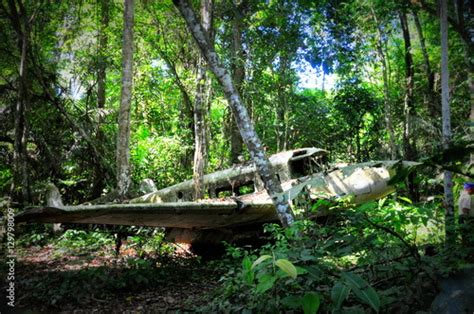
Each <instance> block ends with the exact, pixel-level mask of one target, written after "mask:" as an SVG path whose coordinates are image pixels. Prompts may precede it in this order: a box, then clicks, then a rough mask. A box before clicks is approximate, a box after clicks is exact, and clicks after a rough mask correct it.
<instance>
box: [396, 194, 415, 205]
mask: <svg viewBox="0 0 474 314" xmlns="http://www.w3.org/2000/svg"><path fill="white" fill-rule="evenodd" d="M398 199H400V200H402V201H405V202H407V203H408V204H413V202H412V201H411V199H409V198H407V197H403V196H399V197H398Z"/></svg>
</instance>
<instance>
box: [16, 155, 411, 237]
mask: <svg viewBox="0 0 474 314" xmlns="http://www.w3.org/2000/svg"><path fill="white" fill-rule="evenodd" d="M324 157H325V151H324V150H318V149H315V148H305V149H301V150H295V151H289V152H283V153H279V154H276V155H273V156H272V157H271V158H270V160H271V161H272V164H273V165H274V169H275V171H276V172H277V173H278V174H279V177H280V178H281V179H282V188H283V190H284V193H285V194H286V197H287V199H288V200H289V201H294V200H295V199H297V198H298V196H300V195H302V192H306V195H309V197H310V199H313V200H314V199H317V198H339V197H343V196H349V195H352V196H353V197H352V199H351V200H352V201H353V202H355V203H363V202H366V201H369V200H373V199H378V198H381V197H384V196H386V195H388V194H389V193H392V192H393V191H394V190H395V188H394V186H393V184H392V183H391V180H392V179H393V178H394V177H396V176H404V175H405V174H407V173H408V172H409V171H410V170H411V169H412V168H414V167H416V166H418V165H420V163H416V162H407V161H380V162H369V163H362V164H355V165H349V166H346V167H341V168H334V169H332V170H328V171H321V172H318V173H313V174H311V171H313V170H312V169H321V168H324V165H323V164H318V163H317V162H318V161H320V162H323V161H324ZM305 167H307V169H305ZM312 167H313V168H312ZM305 171H306V172H309V174H310V175H308V176H301V177H296V176H297V175H300V174H302V173H304V172H305ZM295 177H296V178H295ZM257 180H258V178H257V176H256V170H255V167H254V166H253V165H251V164H250V165H249V164H247V165H239V166H235V167H232V168H230V169H226V170H223V171H219V172H215V173H212V174H208V175H206V176H205V178H204V184H205V185H206V186H207V187H208V188H209V190H212V191H213V192H212V193H214V194H216V191H218V190H219V189H222V190H227V191H230V192H231V193H234V194H235V196H234V197H228V198H222V199H217V198H211V199H209V200H203V201H199V202H192V201H186V199H188V198H189V197H190V195H192V181H191V180H190V181H186V182H183V183H180V184H177V185H174V186H172V187H168V188H165V189H163V190H159V191H157V192H154V193H150V194H147V195H145V196H142V197H139V198H137V199H134V200H132V201H131V203H130V204H106V205H80V206H63V207H39V208H31V209H28V210H26V211H25V212H23V213H21V214H19V215H17V216H16V220H17V221H18V222H25V221H29V222H49V223H57V222H69V223H93V224H116V225H137V226H156V227H158V226H159V227H172V228H191V229H217V228H226V227H234V226H242V225H248V224H254V223H263V222H273V221H278V216H277V215H276V213H275V209H274V205H273V203H272V201H271V200H270V198H269V196H268V194H267V193H266V192H265V190H263V189H261V188H259V187H258V184H257ZM249 183H253V184H255V185H256V186H255V190H254V192H253V193H249V194H245V195H238V188H239V187H242V186H247V185H248V184H249ZM212 193H210V195H211V194H212Z"/></svg>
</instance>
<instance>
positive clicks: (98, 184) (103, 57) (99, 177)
mask: <svg viewBox="0 0 474 314" xmlns="http://www.w3.org/2000/svg"><path fill="white" fill-rule="evenodd" d="M100 4H101V10H100V12H101V21H100V27H99V46H98V55H99V56H98V57H99V58H98V59H99V62H98V64H97V110H98V119H97V131H96V143H99V144H98V149H99V150H100V152H99V153H100V154H101V155H103V151H102V147H103V145H101V144H100V143H103V141H104V140H105V138H104V133H103V132H102V129H101V124H102V110H103V109H104V108H105V99H106V94H105V85H106V79H107V72H106V70H107V42H108V37H107V28H108V26H109V1H108V0H102V1H101V2H100ZM104 171H106V169H104V167H103V166H102V163H101V161H100V160H95V163H94V183H93V186H92V192H91V194H92V198H97V197H99V196H100V195H101V193H102V191H103V189H104V187H105V176H104V175H103V173H104Z"/></svg>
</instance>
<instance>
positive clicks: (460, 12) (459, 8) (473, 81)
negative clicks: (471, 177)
mask: <svg viewBox="0 0 474 314" xmlns="http://www.w3.org/2000/svg"><path fill="white" fill-rule="evenodd" d="M455 4H456V15H457V23H458V25H459V27H460V28H461V29H466V21H465V19H464V14H466V13H467V16H470V17H472V16H473V15H474V2H472V1H471V3H470V6H469V7H468V8H466V7H465V6H464V0H456V2H455ZM471 37H472V36H471ZM471 43H472V41H471ZM473 50H474V49H473V47H472V44H471V45H469V43H466V42H465V43H464V59H465V60H466V64H467V83H468V86H469V103H470V105H471V110H470V115H469V129H470V132H469V133H470V134H469V136H470V140H471V141H472V140H474V58H473V57H472V51H473ZM470 51H471V53H470ZM472 167H474V154H471V158H470V163H469V168H470V170H471V169H472Z"/></svg>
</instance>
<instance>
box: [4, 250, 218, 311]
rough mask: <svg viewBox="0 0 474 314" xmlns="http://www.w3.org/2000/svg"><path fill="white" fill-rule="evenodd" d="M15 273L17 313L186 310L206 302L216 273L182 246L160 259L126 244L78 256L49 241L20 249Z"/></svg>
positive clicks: (216, 283)
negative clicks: (138, 253)
mask: <svg viewBox="0 0 474 314" xmlns="http://www.w3.org/2000/svg"><path fill="white" fill-rule="evenodd" d="M143 261H145V262H143ZM147 261H148V262H147ZM15 275H16V279H15V285H16V289H15V290H16V306H15V310H16V311H15V312H29V313H31V312H33V313H35V312H36V311H41V312H61V313H94V312H97V313H136V312H152V313H166V312H172V313H175V312H187V311H192V310H193V309H195V308H197V307H198V306H200V305H203V304H205V303H206V300H207V298H206V297H207V296H208V295H209V293H210V292H212V290H214V289H215V288H216V287H217V286H218V280H219V277H220V273H219V271H218V270H215V269H213V268H212V262H211V263H206V262H202V261H201V260H200V259H199V258H197V257H195V256H190V255H189V253H188V252H187V251H186V250H180V249H178V250H176V251H175V252H173V253H172V254H170V255H167V257H166V261H164V260H163V259H161V260H160V259H154V258H146V257H145V258H143V256H141V257H139V256H138V255H137V252H136V251H135V250H134V249H130V248H127V247H122V250H121V252H120V255H119V256H116V255H115V253H114V251H113V246H111V247H104V248H102V249H100V250H98V251H95V252H93V253H91V252H89V253H87V254H79V255H77V254H68V253H66V252H61V251H58V250H57V249H56V248H55V247H54V246H53V245H47V246H44V247H34V246H32V247H27V248H22V249H20V250H18V252H17V260H16V266H15ZM2 285H4V282H2ZM5 289H6V287H4V286H2V287H1V290H2V292H3V291H5ZM2 294H3V293H2ZM2 299H3V298H2ZM2 301H3V300H2ZM2 305H3V304H2ZM0 312H2V313H3V311H0Z"/></svg>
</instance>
